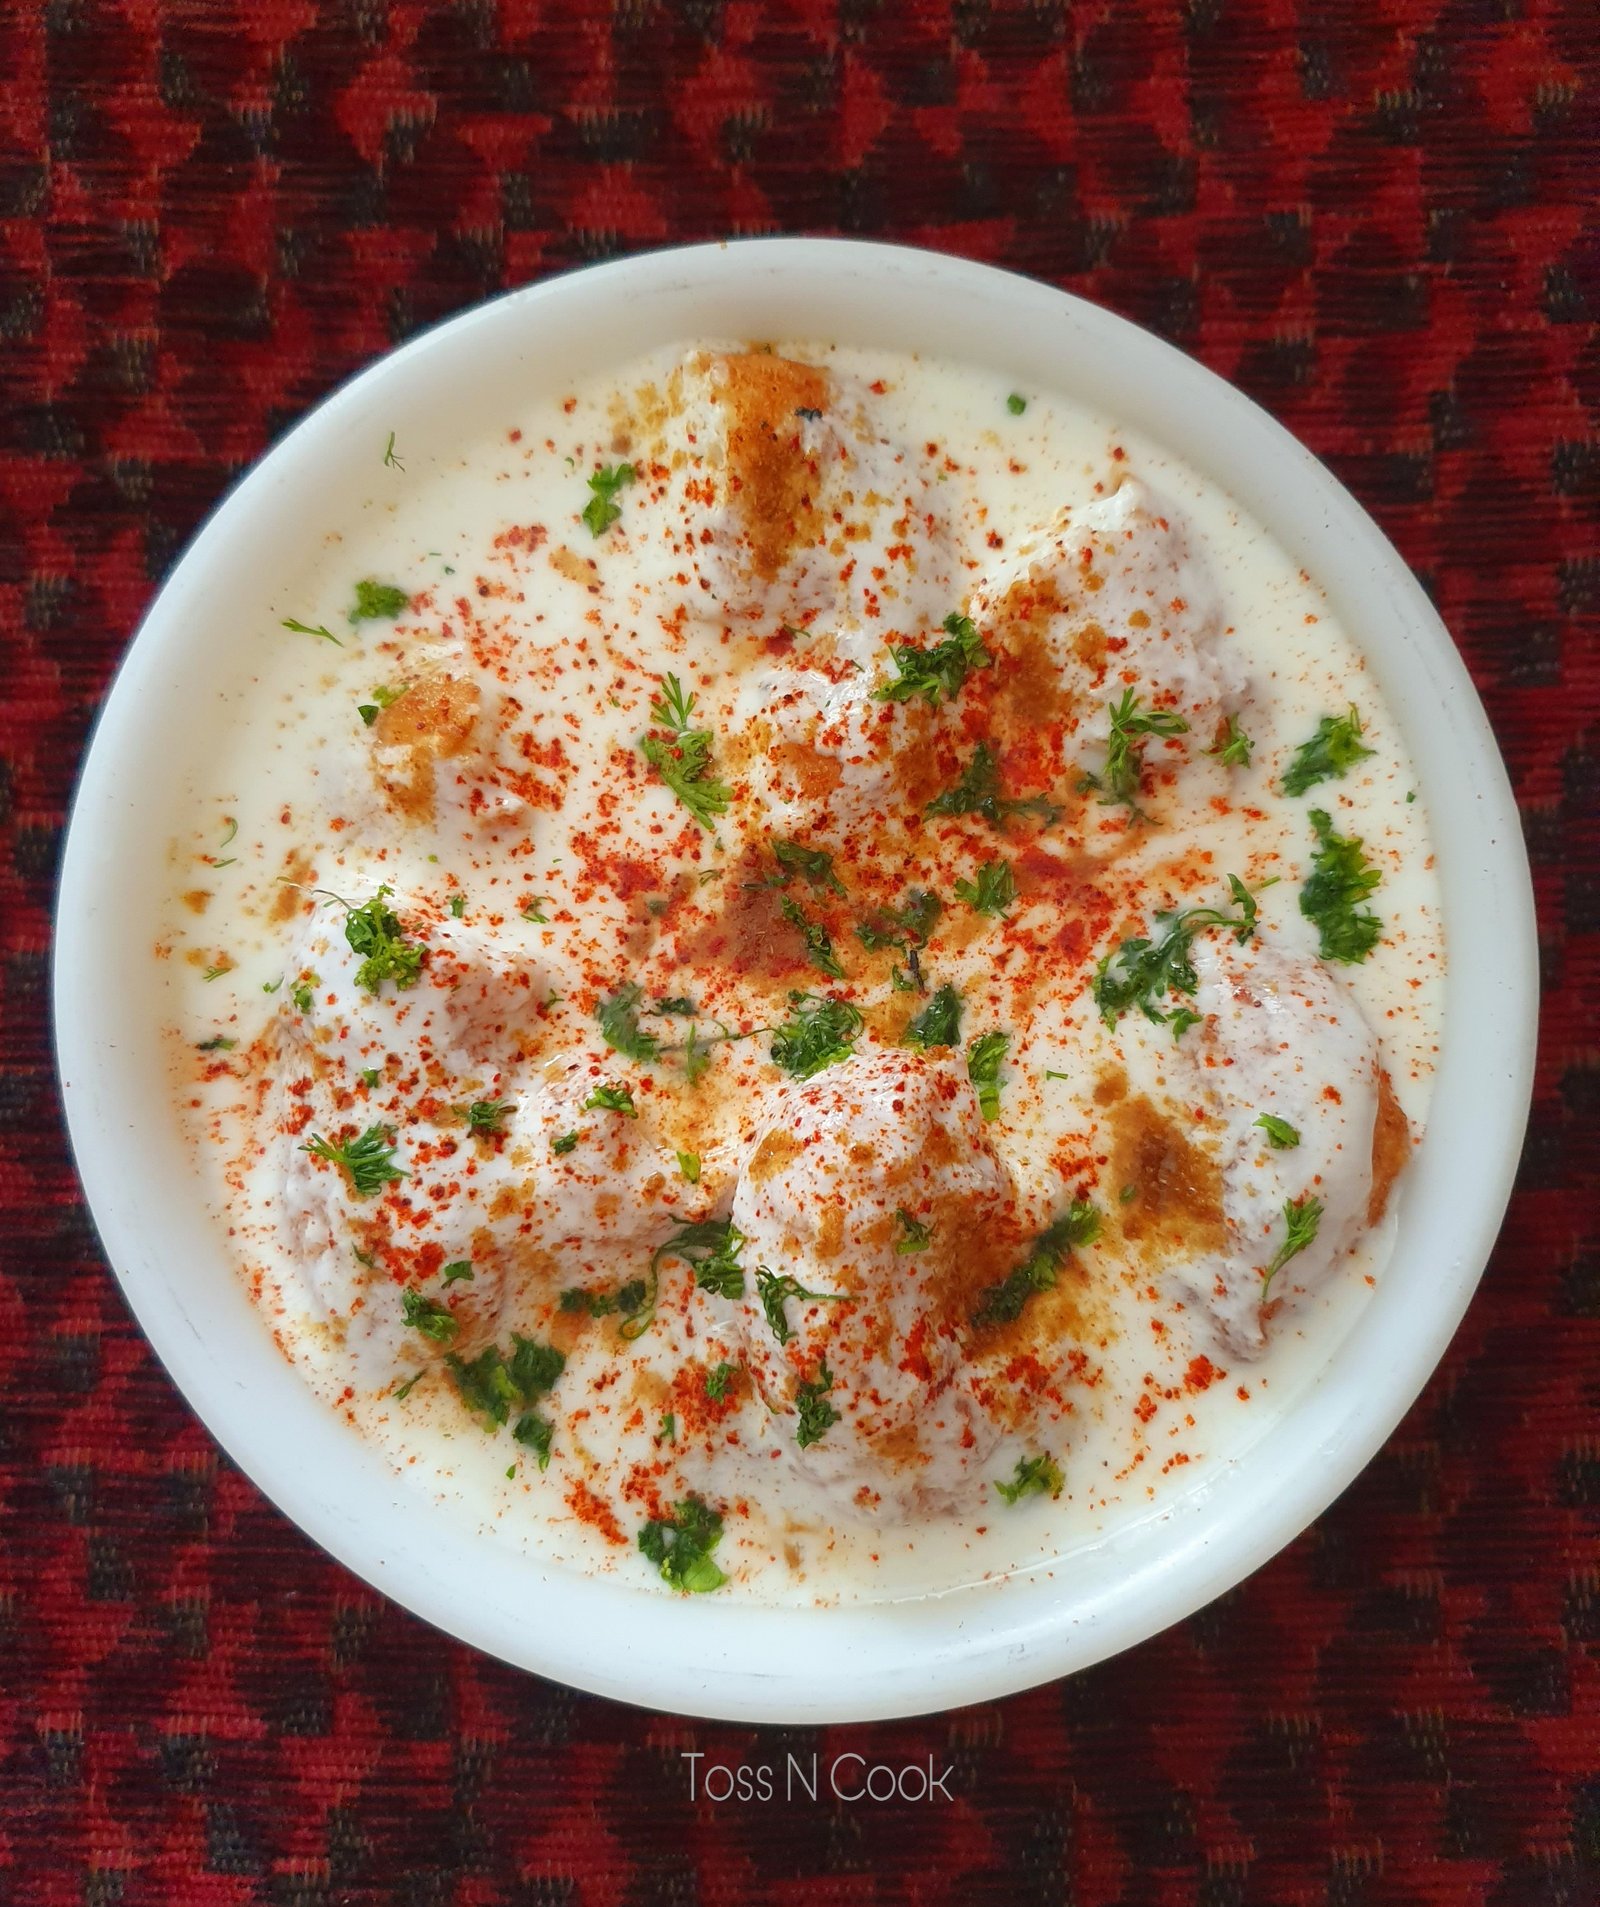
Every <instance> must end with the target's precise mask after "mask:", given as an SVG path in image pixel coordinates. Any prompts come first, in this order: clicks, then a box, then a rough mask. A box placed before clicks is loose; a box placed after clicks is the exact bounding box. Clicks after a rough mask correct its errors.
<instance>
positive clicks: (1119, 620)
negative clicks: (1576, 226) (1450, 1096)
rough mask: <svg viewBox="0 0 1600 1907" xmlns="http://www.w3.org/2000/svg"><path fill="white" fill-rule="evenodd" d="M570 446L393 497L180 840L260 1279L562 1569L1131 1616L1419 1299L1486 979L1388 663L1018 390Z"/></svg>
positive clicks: (206, 1014) (289, 588)
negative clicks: (1034, 1596) (1035, 1603)
mask: <svg viewBox="0 0 1600 1907" xmlns="http://www.w3.org/2000/svg"><path fill="white" fill-rule="evenodd" d="M511 409H512V414H511V415H510V416H509V417H508V419H507V422H506V427H505V429H504V430H503V431H501V432H500V433H499V434H497V435H496V436H495V437H494V438H493V439H492V440H482V441H472V442H462V443H446V442H435V443H430V442H425V441H423V440H422V439H421V438H420V437H419V438H418V439H417V440H415V441H407V436H406V432H405V430H404V429H403V428H400V429H398V430H397V432H396V434H395V435H392V436H390V437H389V439H388V441H387V443H385V442H383V441H381V440H380V441H378V442H376V443H375V444H374V445H373V450H372V460H371V462H372V467H371V473H370V484H369V485H368V486H367V489H366V494H365V496H364V498H363V499H362V502H361V507H359V508H352V510H351V512H350V516H349V520H348V521H347V522H346V523H345V524H344V525H343V526H342V527H341V530H340V531H339V533H337V534H332V535H329V536H328V537H327V538H326V539H325V541H324V542H323V543H322V545H321V547H320V549H319V550H318V551H317V552H316V553H315V555H314V556H310V557H308V563H307V567H306V569H305V572H304V573H303V574H302V575H299V576H297V577H295V578H292V579H285V582H284V585H283V589H282V593H281V594H280V595H279V596H278V597H277V598H276V599H275V600H273V601H272V602H270V603H265V604H262V605H260V606H259V622H260V628H259V632H258V643H257V654H258V655H259V657H260V662H259V672H258V675H257V677H256V679H255V680H254V681H253V682H252V683H251V684H250V685H249V688H248V691H247V692H243V691H242V692H241V693H240V694H239V696H238V697H237V698H236V699H235V700H234V701H233V702H232V703H231V704H230V707H229V709H228V710H227V711H226V716H225V720H224V722H223V723H222V724H221V729H220V732H221V733H222V734H223V735H224V736H225V747H224V748H223V749H221V750H219V752H217V753H216V754H215V755H214V757H213V758H212V761H211V764H210V769H209V773H210V775H211V777H212V779H211V780H210V782H209V783H208V784H207V785H205V786H202V787H197V789H196V802H195V812H196V814H197V817H199V819H198V820H197V827H196V833H195V837H194V838H193V839H192V840H191V841H187V842H182V843H179V844H177V847H176V850H175V864H176V866H177V868H178V873H177V875H176V877H175V880H174V895H173V904H172V910H171V932H170V935H169V937H168V938H167V939H166V940H165V941H164V942H163V944H162V945H161V947H160V948H158V950H157V951H158V953H159V954H160V955H161V956H162V957H163V958H166V959H168V960H169V962H170V967H169V971H171V972H172V973H173V975H174V977H175V983H176V998H177V1001H178V1007H179V1012H178V1018H179V1021H180V1024H179V1025H178V1027H177V1029H176V1031H175V1038H174V1053H175V1055H176V1058H175V1065H176V1066H177V1068H178V1073H179V1077H180V1082H181V1087H180V1090H181V1096H182V1098H183V1100H184V1102H185V1105H186V1108H187V1111H188V1114H189V1116H190V1118H191V1119H192V1121H193V1125H194V1130H195V1133H196V1137H197V1144H198V1145H199V1148H200V1150H201V1152H202V1154H203V1156H204V1157H205V1159H206V1161H207V1162H208V1165H209V1167H210V1169H211V1170H212V1172H213V1177H214V1186H215V1193H216V1198H217V1203H218V1206H219V1209H221V1210H222V1211H223V1213H224V1214H225V1217H226V1221H227V1225H228V1230H229V1235H230V1239H231V1243H232V1246H233V1249H234V1252H235V1254H236V1257H237V1262H238V1268H239V1274H240V1275H241V1276H242V1277H243V1278H245V1280H246V1281H247V1283H248V1287H249V1289H250V1291H251V1293H252V1295H253V1297H254V1299H255V1300H256V1302H257V1304H258V1306H259V1309H260V1312H261V1315H262V1317H263V1319H264V1321H265V1324H266V1326H267V1327H268V1328H270V1330H271V1331H272V1332H273V1333H274V1335H275V1337H276V1340H277V1342H278V1343H279V1345H280V1346H281V1347H282V1349H283V1352H284V1354H285V1355H286V1356H287V1357H288V1358H290V1359H291V1360H292V1361H293V1362H294V1364H295V1365H296V1366H297V1367H298V1368H299V1369H300V1370H301V1371H302V1372H303V1374H304V1376H305V1378H306V1380H307V1381H308V1382H309V1383H310V1384H311V1385H312V1386H314V1387H315V1389H316V1390H317V1391H318V1392H319V1393H320V1394H321V1395H322V1396H323V1397H324V1398H325V1399H326V1400H327V1401H328V1403H329V1404H330V1406H331V1407H332V1408H335V1409H337V1410H338V1411H339V1412H341V1413H342V1414H343V1415H344V1416H345V1417H346V1418H347V1419H348V1421H349V1423H350V1424H351V1425H352V1426H353V1427H354V1429H355V1430H356V1431H357V1432H359V1433H360V1434H362V1435H364V1436H366V1437H368V1438H370V1439H372V1440H374V1441H375V1442H376V1443H378V1444H379V1445H381V1446H382V1447H383V1448H384V1449H385V1450H386V1451H387V1452H388V1453H389V1454H390V1455H391V1457H392V1459H393V1461H394V1463H395V1464H396V1466H397V1467H398V1468H399V1469H401V1470H403V1471H404V1472H405V1474H406V1476H407V1477H408V1479H409V1482H410V1486H411V1487H412V1488H414V1489H415V1490H417V1491H418V1492H419V1493H420V1494H421V1495H422V1496H423V1497H427V1496H433V1497H437V1498H441V1499H448V1500H450V1501H451V1502H453V1503H455V1504H456V1505H457V1506H462V1505H464V1506H466V1508H467V1511H468V1514H469V1515H470V1516H471V1517H473V1518H474V1519H475V1520H477V1521H480V1522H482V1523H483V1524H486V1525H492V1526H493V1527H494V1528H496V1529H497V1530H498V1531H499V1532H500V1533H501V1534H502V1535H503V1536H504V1538H505V1539H506V1540H508V1541H512V1542H516V1543H520V1544H523V1545H525V1546H526V1547H528V1548H529V1549H530V1550H531V1551H533V1552H534V1553H536V1554H537V1555H539V1556H540V1557H542V1558H544V1559H546V1560H548V1561H551V1562H557V1563H562V1564H565V1565H567V1566H570V1567H576V1568H581V1569H588V1570H611V1571H617V1572H622V1573H624V1574H625V1575H626V1576H628V1577H630V1578H633V1579H636V1580H637V1581H638V1582H639V1583H640V1584H641V1585H654V1587H655V1588H656V1589H657V1590H658V1591H660V1592H661V1593H667V1592H668V1591H669V1590H670V1591H678V1592H684V1593H690V1592H700V1593H710V1592H715V1593H716V1594H717V1595H719V1596H722V1597H727V1596H730V1595H749V1596H755V1597H760V1598H763V1599H767V1600H791V1601H833V1600H844V1599H849V1598H852V1597H863V1596H895V1595H905V1594H912V1593H917V1592H920V1591H928V1590H934V1589H940V1588H946V1587H951V1586H954V1585H955V1584H957V1583H962V1582H968V1581H973V1580H978V1579H982V1578H986V1577H993V1578H1001V1577H1004V1576H1005V1575H1007V1574H1008V1573H1011V1572H1014V1571H1016V1570H1018V1569H1021V1568H1036V1567H1040V1566H1050V1565H1052V1564H1053V1565H1054V1566H1055V1567H1058V1568H1070V1555H1071V1551H1072V1550H1073V1549H1074V1548H1075V1547H1078V1546H1080V1545H1082V1544H1084V1543H1088V1542H1093V1541H1096V1540H1099V1539H1100V1538H1102V1537H1104V1536H1105V1535H1106V1534H1107V1533H1108V1532H1114V1531H1115V1530H1116V1529H1117V1528H1118V1527H1119V1526H1124V1525H1126V1524H1127V1523H1129V1522H1131V1521H1133V1520H1138V1519H1142V1518H1144V1517H1147V1516H1149V1515H1151V1514H1153V1513H1157V1512H1159V1510H1160V1508H1161V1506H1162V1505H1163V1503H1164V1502H1166V1501H1170V1500H1171V1498H1172V1496H1173V1495H1174V1494H1175V1493H1177V1492H1180V1491H1189V1490H1192V1489H1194V1488H1196V1487H1198V1486H1200V1485H1202V1484H1203V1483H1204V1480H1205V1478H1206V1476H1207V1475H1208V1474H1210V1473H1211V1472H1213V1471H1214V1470H1215V1469H1216V1467H1217V1466H1219V1465H1223V1464H1226V1463H1229V1462H1231V1461H1234V1460H1236V1459H1237V1458H1238V1456H1239V1455H1240V1454H1241V1453H1242V1452H1243V1451H1244V1450H1245V1449H1246V1448H1247V1447H1248V1446H1249V1445H1250V1444H1253V1443H1255V1442H1257V1441H1259V1440H1260V1439H1262V1438H1263V1437H1266V1436H1269V1435H1270V1434H1271V1431H1272V1427H1273V1424H1274V1422H1275V1420H1276V1417H1277V1415H1278V1414H1279V1413H1280V1412H1281V1410H1282V1409H1283V1408H1285V1407H1286V1406H1287V1405H1289V1404H1290V1403H1291V1402H1292V1401H1293V1400H1294V1398H1295V1397H1296V1396H1297V1395H1298V1394H1300V1393H1301V1392H1303V1391H1304V1389H1305V1388H1306V1387H1308V1386H1309V1385H1310V1384H1311V1383H1313V1382H1314V1381H1315V1380H1316V1378H1317V1375H1318V1374H1319V1372H1320V1371H1321V1370H1322V1369H1323V1368H1324V1367H1325V1366H1326V1365H1327V1363H1328V1361H1329V1359H1330V1358H1331V1357H1332V1355H1333V1353H1334V1351H1335V1350H1336V1348H1337V1346H1338V1344H1339V1342H1340V1340H1341V1339H1342V1338H1343V1336H1344V1335H1345V1333H1346V1332H1347V1331H1348V1329H1349V1327H1350V1325H1351V1323H1352V1321H1353V1320H1354V1318H1355V1316H1356V1315H1357V1314H1358V1312H1359V1310H1360V1307H1361V1306H1362V1304H1363V1303H1364V1301H1365V1299H1366V1297H1367V1295H1368V1293H1369V1291H1370V1288H1371V1287H1372V1285H1373V1284H1374V1282H1375V1281H1376V1280H1377V1279H1379V1278H1381V1277H1382V1275H1383V1266H1384V1260H1385V1256H1386V1253H1387V1250H1388V1245H1389V1240H1390V1235H1391V1232H1392V1228H1393V1222H1394V1211H1395V1207H1396V1204H1397V1202H1398V1201H1400V1200H1402V1199H1403V1198H1404V1196H1405V1189H1406V1167H1407V1162H1408V1159H1409V1157H1410V1155H1411V1153H1412V1151H1413V1149H1414V1148H1415V1146H1416V1145H1417V1144H1418V1143H1419V1142H1420V1140H1421V1137H1422V1134H1423V1131H1424V1127H1425V1123H1426V1118H1427V1111H1428V1099H1429V1092H1430V1087H1431V1082H1432V1077H1433V1068H1434V1062H1435V1057H1436V1051H1437V1039H1438V1029H1439V1009H1440V1000H1441V993H1442V980H1443V949H1442V944H1441V937H1440V930H1439V919H1440V909H1439V895H1438V889H1437V885H1436V882H1435V878H1434V873H1433V866H1432V858H1431V853H1430V848H1429V842H1428V834H1427V822H1426V816H1425V814H1424V812H1423V808H1422V804H1421V802H1420V801H1419V800H1418V799H1417V798H1416V795H1415V785H1414V781H1413V777H1412V771H1411V769H1410V767H1409V765H1408V762H1407V759H1406V755H1405V750H1404V746H1403V743H1402V741H1401V737H1400V734H1399V731H1398V729H1397V727H1396V725H1395V723H1394V721H1393V720H1392V718H1391V716H1390V714H1389V711H1388V710H1387V709H1386V708H1385V706H1384V703H1383V701H1382V699H1381V696H1380V694H1379V692H1378V688H1377V685H1376V683H1375V682H1374V681H1373V679H1372V677H1371V675H1370V674H1369V672H1368V671H1367V669H1366V666H1365V664H1364V661H1363V658H1362V653H1361V648H1360V646H1359V645H1360V644H1361V643H1363V642H1367V641H1371V640H1373V639H1374V638H1375V636H1376V635H1377V634H1378V633H1379V632H1373V631H1370V630H1345V629H1342V628H1341V627H1340V626H1339V625H1338V623H1337V621H1336V620H1335V618H1334V616H1333V614H1332V613H1331V611H1330V608H1329V606H1328V604H1327V603H1326V601H1325V599H1324V598H1323V596H1322V595H1321V593H1320V592H1319V590H1318V589H1317V587H1316V584H1315V581H1314V579H1312V578H1309V577H1307V576H1305V575H1303V574H1300V573H1299V572H1297V571H1296V569H1295V567H1294V565H1293V564H1292V562H1291V561H1290V560H1289V558H1288V557H1287V556H1286V555H1285V553H1284V552H1283V551H1282V550H1280V549H1278V548H1277V547H1276V546H1275V545H1274V544H1273V543H1272V542H1271V541H1270V540H1269V539H1268V538H1267V536H1266V535H1265V533H1264V532H1263V531H1262V530H1261V529H1260V528H1259V527H1258V526H1257V525H1256V524H1255V523H1253V522H1252V521H1250V520H1249V519H1248V518H1247V517H1246V516H1244V515H1243V513H1242V512H1240V511H1239V510H1238V509H1237V508H1236V506H1234V505H1233V503H1232V502H1231V501H1230V499H1229V498H1227V497H1226V496H1224V495H1220V494H1219V493H1218V492H1217V491H1216V490H1215V488H1214V487H1213V486H1210V485H1208V484H1207V483H1206V482H1205V481H1204V479H1203V478H1202V477H1200V476H1199V475H1198V474H1197V473H1196V472H1194V471H1193V470H1191V469H1189V468H1187V467H1186V466H1184V465H1182V464H1180V463H1178V462H1176V461H1175V460H1174V459H1173V458H1172V457H1171V456H1170V455H1168V454H1167V453H1165V452H1164V451H1162V450H1161V448H1160V447H1159V446H1158V445H1156V444H1154V443H1150V442H1145V441H1142V440H1140V439H1139V438H1138V437H1136V436H1134V435H1133V434H1130V433H1128V432H1125V431H1121V430H1119V428H1118V427H1117V425H1116V422H1115V420H1114V419H1107V418H1100V417H1095V416H1093V415H1090V414H1087V413H1085V412H1083V411H1081V410H1079V409H1077V408H1075V407H1072V406H1069V405H1067V404H1065V403H1063V402H1060V401H1058V400H1056V399H1053V398H1052V397H1051V396H1050V395H1049V394H1048V393H1044V392H1016V391H1012V390H1010V389H1008V388H1007V387H1006V386H1005V385H1004V384H1003V383H1001V382H999V381H997V380H996V379H995V377H994V376H993V375H992V374H989V373H986V372H983V371H980V370H978V369H975V368H971V367H963V366H956V365H947V364H934V363H929V362H925V361H922V360H919V359H915V358H911V357H906V356H897V355H894V354H891V353H885V352H871V353H868V352H862V351H855V350H844V349H833V348H829V347H826V346H817V345H804V344H802V345H781V346H775V347H771V348H768V347H767V346H765V345H748V344H747V345H739V346H727V347H717V348H710V347H692V346H691V347H680V348H678V349H674V350H667V351H662V352H659V353H655V354H652V355H651V356H649V357H647V358H644V359H641V360H639V361H638V362H636V363H634V364H633V365H631V366H629V367H628V368H627V369H625V370H624V371H623V372H621V373H620V374H617V375H614V376H612V377H610V378H607V379H604V380H596V381H595V382H593V383H591V384H587V385H583V386H580V387H578V388H575V389H572V390H569V391H566V392H561V393H557V394H555V395H552V396H548V397H538V396H534V397H529V398H526V399H522V398H516V399H514V400H512V407H511Z"/></svg>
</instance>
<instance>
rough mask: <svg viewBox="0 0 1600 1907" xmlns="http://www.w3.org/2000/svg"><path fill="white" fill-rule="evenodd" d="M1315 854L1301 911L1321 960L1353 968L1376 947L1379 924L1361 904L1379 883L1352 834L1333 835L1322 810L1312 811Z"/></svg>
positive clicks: (1379, 873) (1380, 930)
mask: <svg viewBox="0 0 1600 1907" xmlns="http://www.w3.org/2000/svg"><path fill="white" fill-rule="evenodd" d="M1311 827H1312V831H1313V832H1314V833H1315V835H1316V837H1317V852H1316V855H1315V856H1314V857H1313V860H1312V863H1311V877H1310V879H1309V880H1308V881H1307V882H1306V884H1305V886H1304V887H1303V888H1301V890H1300V911H1301V913H1302V914H1304V915H1305V917H1306V919H1307V920H1309V921H1312V922H1313V923H1314V924H1315V926H1316V928H1317V931H1318V933H1319V934H1320V935H1321V944H1320V946H1319V948H1318V951H1319V952H1320V953H1321V955H1322V957H1323V959H1324V960H1343V961H1346V962H1348V963H1349V964H1351V965H1352V966H1353V965H1355V964H1356V963H1357V962H1358V961H1362V960H1365V959H1366V957H1367V955H1368V954H1369V953H1371V952H1372V950H1373V948H1374V947H1376V946H1377V944H1378V940H1379V938H1380V936H1381V935H1382V933H1383V922H1382V921H1381V920H1379V918H1378V916H1377V915H1376V914H1374V913H1373V912H1372V910H1371V909H1370V908H1367V907H1363V906H1362V905H1361V903H1362V902H1363V901H1364V900H1365V899H1366V898H1367V896H1368V895H1369V894H1370V893H1371V892H1372V890H1373V889H1374V888H1375V887H1376V886H1377V885H1378V883H1379V882H1380V881H1381V880H1382V879H1383V874H1382V871H1381V870H1380V869H1378V868H1376V867H1374V866H1373V864H1372V863H1371V862H1370V861H1369V860H1368V859H1367V857H1366V854H1365V853H1364V852H1363V850H1362V846H1361V840H1360V837H1359V836H1357V835H1350V836H1344V835H1338V834H1335V833H1334V831H1333V823H1332V821H1331V820H1330V819H1329V817H1328V816H1327V815H1326V814H1325V813H1324V812H1323V810H1322V809H1321V808H1313V809H1312V810H1311Z"/></svg>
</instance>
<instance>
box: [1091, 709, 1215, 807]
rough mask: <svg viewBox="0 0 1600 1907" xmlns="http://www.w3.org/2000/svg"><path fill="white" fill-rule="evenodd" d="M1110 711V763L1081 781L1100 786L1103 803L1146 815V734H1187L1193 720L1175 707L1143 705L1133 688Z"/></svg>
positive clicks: (1108, 759) (1107, 750)
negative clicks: (1143, 786)
mask: <svg viewBox="0 0 1600 1907" xmlns="http://www.w3.org/2000/svg"><path fill="white" fill-rule="evenodd" d="M1109 713H1110V716H1111V733H1110V736H1109V737H1108V738H1107V741H1106V765H1105V767H1104V768H1103V769H1102V770H1101V772H1100V773H1099V774H1098V775H1085V776H1084V777H1083V780H1082V782H1081V783H1080V784H1079V785H1080V786H1081V787H1083V788H1086V789H1087V788H1096V789H1098V790H1099V791H1100V801H1101V806H1102V807H1107V808H1110V807H1124V808H1128V809H1131V810H1132V812H1133V813H1134V814H1135V815H1142V814H1143V810H1142V809H1141V808H1140V806H1139V790H1140V787H1141V784H1142V782H1143V779H1144V742H1145V737H1147V736H1150V735H1155V736H1160V737H1164V738H1165V737H1170V736H1173V735H1185V734H1187V733H1188V730H1189V724H1188V723H1187V722H1186V721H1185V720H1184V719H1183V717H1182V716H1181V715H1178V714H1176V713H1175V712H1174V711H1173V710H1171V709H1141V708H1140V706H1139V698H1138V696H1137V695H1136V694H1135V693H1134V692H1133V690H1132V689H1127V690H1125V691H1124V692H1123V694H1122V696H1121V697H1120V698H1119V699H1118V700H1117V701H1115V702H1112V703H1111V704H1109Z"/></svg>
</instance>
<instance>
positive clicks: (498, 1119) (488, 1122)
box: [467, 1099, 517, 1137]
mask: <svg viewBox="0 0 1600 1907" xmlns="http://www.w3.org/2000/svg"><path fill="white" fill-rule="evenodd" d="M516 1109H517V1102H516V1101H515V1100H514V1099H475V1100H473V1102H472V1104H471V1105H470V1106H468V1108H467V1130H468V1131H469V1132H483V1133H488V1134H491V1135H492V1136H494V1137H498V1136H499V1135H500V1133H501V1132H503V1131H504V1130H505V1123H506V1121H507V1120H508V1119H509V1118H510V1117H511V1115H512V1114H513V1113H514V1112H515V1111H516Z"/></svg>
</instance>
